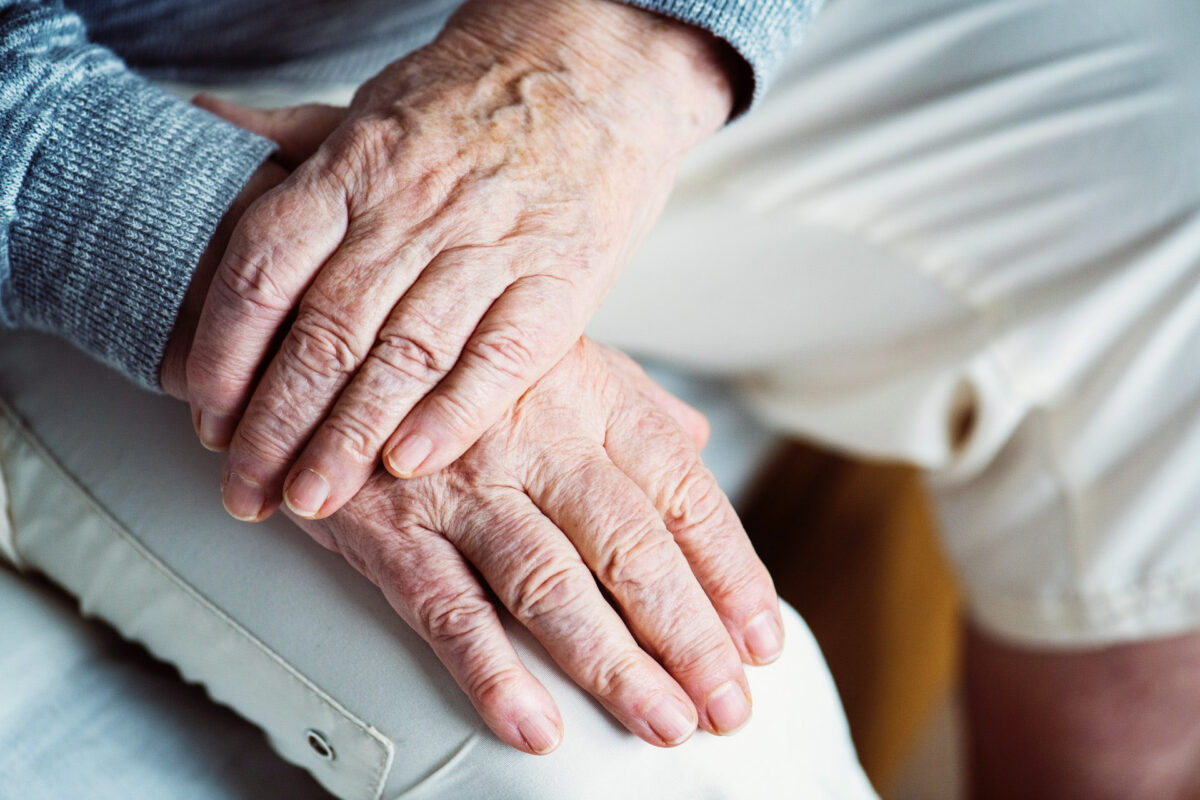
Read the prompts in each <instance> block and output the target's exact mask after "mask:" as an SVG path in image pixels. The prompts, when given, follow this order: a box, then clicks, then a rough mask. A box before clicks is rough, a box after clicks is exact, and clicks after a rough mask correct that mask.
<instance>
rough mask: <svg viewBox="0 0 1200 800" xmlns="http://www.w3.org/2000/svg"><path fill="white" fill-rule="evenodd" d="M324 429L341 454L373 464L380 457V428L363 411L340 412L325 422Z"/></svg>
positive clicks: (348, 410) (346, 410) (349, 410)
mask: <svg viewBox="0 0 1200 800" xmlns="http://www.w3.org/2000/svg"><path fill="white" fill-rule="evenodd" d="M376 416H377V415H376ZM323 427H324V428H325V433H326V435H328V436H329V437H330V438H331V439H332V440H333V441H335V442H336V443H337V444H336V447H337V449H338V450H339V451H340V452H341V453H343V454H347V455H350V456H351V457H353V458H354V459H355V460H357V461H359V462H372V461H374V460H375V459H376V458H377V457H378V456H379V449H380V438H379V434H378V433H377V431H378V430H379V426H378V425H376V424H375V423H374V422H373V421H371V420H369V419H367V418H366V417H365V415H364V414H362V413H361V410H359V409H343V410H339V411H337V412H336V413H334V414H331V415H330V416H329V418H328V419H326V420H325V424H324V426H323Z"/></svg>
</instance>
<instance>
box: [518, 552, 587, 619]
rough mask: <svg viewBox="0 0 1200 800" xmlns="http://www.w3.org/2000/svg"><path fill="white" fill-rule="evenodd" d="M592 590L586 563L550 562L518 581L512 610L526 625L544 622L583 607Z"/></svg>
mask: <svg viewBox="0 0 1200 800" xmlns="http://www.w3.org/2000/svg"><path fill="white" fill-rule="evenodd" d="M591 586H592V577H591V574H590V573H588V571H587V568H586V567H584V566H583V563H582V562H578V561H575V562H572V561H564V560H561V559H557V558H551V559H546V560H545V561H543V562H541V563H539V564H536V565H535V566H534V567H533V568H532V569H529V570H526V571H525V574H524V575H522V576H521V577H520V578H518V579H517V581H516V582H515V584H514V585H513V587H512V597H511V603H510V604H509V608H510V609H511V610H512V613H513V616H515V617H516V618H517V619H519V620H521V621H522V622H525V621H529V620H536V619H542V618H545V617H547V616H550V615H553V614H556V613H560V612H563V611H565V610H567V609H570V608H572V607H574V606H576V605H577V604H579V603H580V602H581V601H582V600H583V599H584V597H585V596H586V594H587V592H588V590H589V589H590V588H591Z"/></svg>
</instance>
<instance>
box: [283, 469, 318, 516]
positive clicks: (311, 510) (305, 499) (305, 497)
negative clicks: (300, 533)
mask: <svg viewBox="0 0 1200 800" xmlns="http://www.w3.org/2000/svg"><path fill="white" fill-rule="evenodd" d="M328 499H329V481H327V480H325V477H324V476H323V475H321V473H319V472H317V471H315V470H311V469H306V470H304V471H303V472H301V473H300V474H299V475H297V476H296V479H295V480H294V481H292V484H291V485H290V486H288V489H287V491H286V492H284V495H283V500H284V502H285V503H287V504H288V508H290V509H291V510H292V511H294V512H296V513H297V514H299V515H300V516H302V517H315V516H316V515H317V512H318V511H320V510H321V506H323V505H325V501H326V500H328Z"/></svg>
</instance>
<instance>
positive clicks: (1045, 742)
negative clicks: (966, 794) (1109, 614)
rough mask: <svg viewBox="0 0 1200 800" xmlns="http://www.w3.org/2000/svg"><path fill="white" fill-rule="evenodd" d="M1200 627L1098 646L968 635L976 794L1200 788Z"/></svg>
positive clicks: (1185, 792) (1096, 794)
mask: <svg viewBox="0 0 1200 800" xmlns="http://www.w3.org/2000/svg"><path fill="white" fill-rule="evenodd" d="M1198 672H1200V633H1195V634H1188V635H1184V636H1178V637H1173V638H1170V639H1159V640H1154V641H1146V642H1139V643H1133V644H1125V645H1119V646H1113V647H1107V648H1103V649H1091V650H1070V651H1052V650H1033V649H1026V648H1023V647H1020V646H1017V645H1012V644H1006V643H1002V642H1000V641H998V640H996V639H993V638H990V637H989V636H987V635H986V634H982V633H980V632H979V631H971V632H970V633H969V634H968V636H967V648H966V679H967V680H966V682H967V697H966V699H967V710H968V716H969V725H970V740H971V741H970V744H971V758H972V764H971V775H972V777H971V783H972V787H973V792H972V794H973V796H974V797H975V798H976V800H986V799H987V798H1011V797H1023V798H1030V799H1031V800H1037V799H1038V798H1046V799H1047V800H1050V799H1057V798H1064V799H1065V798H1079V797H1088V798H1093V800H1135V799H1138V798H1146V797H1154V798H1161V799H1162V800H1172V799H1176V800H1183V798H1194V797H1200V770H1198V769H1197V766H1196V765H1197V763H1198V757H1200V725H1198V724H1197V723H1196V720H1197V719H1200V691H1197V690H1196V675H1197V673H1198Z"/></svg>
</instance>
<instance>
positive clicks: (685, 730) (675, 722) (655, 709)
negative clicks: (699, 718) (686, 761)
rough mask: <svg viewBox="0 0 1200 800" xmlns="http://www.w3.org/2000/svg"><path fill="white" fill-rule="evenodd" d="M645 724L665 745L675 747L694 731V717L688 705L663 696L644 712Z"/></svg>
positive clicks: (668, 696)
mask: <svg viewBox="0 0 1200 800" xmlns="http://www.w3.org/2000/svg"><path fill="white" fill-rule="evenodd" d="M646 723H647V724H649V726H650V728H651V730H653V731H654V734H655V735H656V736H658V738H660V739H662V740H663V742H664V743H665V744H668V745H677V744H680V743H682V742H685V741H687V740H688V738H689V737H690V736H691V735H692V731H694V730H696V716H695V712H694V709H693V708H692V707H691V705H690V704H689V705H688V706H686V707H685V706H684V705H683V703H681V702H680V701H679V700H678V698H675V697H671V696H670V695H665V696H663V697H662V698H661V699H659V700H657V701H655V703H654V704H653V705H651V706H650V708H648V709H647V710H646Z"/></svg>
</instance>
